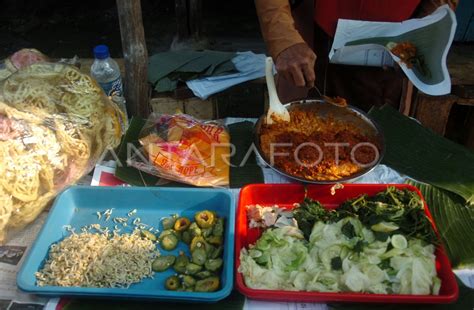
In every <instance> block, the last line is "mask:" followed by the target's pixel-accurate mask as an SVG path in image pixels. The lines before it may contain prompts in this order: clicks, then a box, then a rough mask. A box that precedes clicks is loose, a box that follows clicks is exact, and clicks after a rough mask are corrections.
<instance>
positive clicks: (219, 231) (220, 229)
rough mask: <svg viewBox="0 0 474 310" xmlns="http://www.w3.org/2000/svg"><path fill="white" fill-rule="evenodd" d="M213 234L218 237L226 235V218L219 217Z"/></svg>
mask: <svg viewBox="0 0 474 310" xmlns="http://www.w3.org/2000/svg"><path fill="white" fill-rule="evenodd" d="M212 234H213V235H214V236H217V237H222V236H223V235H224V218H222V217H220V218H218V219H217V221H216V224H215V225H214V228H213V229H212Z"/></svg>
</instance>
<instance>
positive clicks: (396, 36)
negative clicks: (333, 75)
mask: <svg viewBox="0 0 474 310" xmlns="http://www.w3.org/2000/svg"><path fill="white" fill-rule="evenodd" d="M455 30H456V16H455V15H454V12H453V11H452V10H451V9H450V8H449V6H448V5H443V6H441V7H439V8H438V9H437V10H436V11H435V12H433V13H432V14H431V15H428V16H426V17H424V18H421V19H410V20H407V21H404V22H401V23H388V22H367V21H358V20H347V19H339V21H338V24H337V29H336V34H335V37H334V42H333V45H332V48H331V51H330V53H329V59H330V62H331V63H338V64H347V65H362V66H392V65H393V64H394V62H397V63H399V65H400V67H401V69H402V70H403V71H404V72H405V74H406V75H407V77H408V78H409V79H410V81H411V82H412V83H413V84H414V85H415V86H416V87H417V88H418V89H419V90H421V91H423V92H424V93H426V94H429V95H445V94H449V93H450V92H451V79H450V77H449V73H448V69H447V65H446V57H447V54H448V50H449V48H450V46H451V43H452V41H453V38H454V32H455ZM407 41H408V42H411V43H413V44H414V45H415V46H416V47H417V51H418V53H419V54H420V55H421V56H422V57H423V59H424V62H425V66H424V68H425V69H426V72H422V71H421V70H418V69H417V68H416V67H413V68H412V69H409V68H407V66H406V65H405V64H404V63H401V62H400V59H399V58H398V57H396V56H395V55H393V54H392V53H390V52H389V51H388V49H386V48H385V44H386V43H387V42H395V43H400V42H407ZM352 44H357V45H352Z"/></svg>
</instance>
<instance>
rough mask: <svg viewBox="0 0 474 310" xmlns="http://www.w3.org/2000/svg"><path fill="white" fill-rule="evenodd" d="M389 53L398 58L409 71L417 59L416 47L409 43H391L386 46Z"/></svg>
mask: <svg viewBox="0 0 474 310" xmlns="http://www.w3.org/2000/svg"><path fill="white" fill-rule="evenodd" d="M388 47H389V49H390V52H392V54H394V55H395V56H397V57H398V58H400V60H401V61H402V62H403V63H404V64H405V65H407V68H409V69H411V68H412V67H413V64H414V62H415V58H416V57H417V53H416V46H415V45H414V44H413V43H411V42H400V43H395V42H391V43H389V44H388Z"/></svg>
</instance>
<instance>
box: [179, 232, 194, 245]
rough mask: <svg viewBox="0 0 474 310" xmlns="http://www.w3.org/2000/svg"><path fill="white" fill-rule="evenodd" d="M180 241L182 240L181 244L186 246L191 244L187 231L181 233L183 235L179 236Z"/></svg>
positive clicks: (190, 237)
mask: <svg viewBox="0 0 474 310" xmlns="http://www.w3.org/2000/svg"><path fill="white" fill-rule="evenodd" d="M181 240H183V242H184V243H186V244H188V245H189V244H190V243H191V240H192V236H191V233H190V232H189V230H185V231H183V233H182V234H181Z"/></svg>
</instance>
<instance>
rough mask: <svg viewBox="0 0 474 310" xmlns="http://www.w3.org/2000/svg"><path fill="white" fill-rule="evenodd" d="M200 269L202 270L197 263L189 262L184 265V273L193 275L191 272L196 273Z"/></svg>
mask: <svg viewBox="0 0 474 310" xmlns="http://www.w3.org/2000/svg"><path fill="white" fill-rule="evenodd" d="M201 270H202V266H200V265H198V264H195V263H189V264H187V265H186V271H185V273H186V274H190V275H193V274H196V273H198V272H199V271H201Z"/></svg>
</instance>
